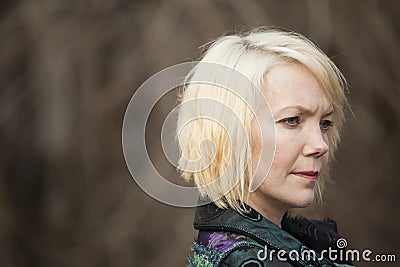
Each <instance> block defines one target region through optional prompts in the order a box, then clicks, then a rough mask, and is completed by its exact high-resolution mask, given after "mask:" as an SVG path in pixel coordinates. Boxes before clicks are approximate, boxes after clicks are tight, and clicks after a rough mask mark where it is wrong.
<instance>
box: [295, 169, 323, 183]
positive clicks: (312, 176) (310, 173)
mask: <svg viewBox="0 0 400 267" xmlns="http://www.w3.org/2000/svg"><path fill="white" fill-rule="evenodd" d="M293 174H294V175H297V176H299V177H301V178H305V179H309V180H312V181H316V180H317V177H318V172H314V171H305V172H294V173H293Z"/></svg>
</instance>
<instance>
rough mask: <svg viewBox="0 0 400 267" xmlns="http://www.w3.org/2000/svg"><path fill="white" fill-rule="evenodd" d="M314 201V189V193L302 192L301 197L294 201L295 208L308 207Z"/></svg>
mask: <svg viewBox="0 0 400 267" xmlns="http://www.w3.org/2000/svg"><path fill="white" fill-rule="evenodd" d="M313 201H314V191H313V192H312V194H309V193H307V194H301V195H299V197H298V198H297V199H296V200H295V201H294V203H293V204H294V206H295V208H306V207H308V206H310V205H311V204H312V203H313Z"/></svg>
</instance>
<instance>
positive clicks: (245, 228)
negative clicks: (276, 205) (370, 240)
mask: <svg viewBox="0 0 400 267" xmlns="http://www.w3.org/2000/svg"><path fill="white" fill-rule="evenodd" d="M248 209H249V212H248V213H247V214H246V215H242V214H240V213H238V212H236V211H235V210H233V209H219V208H218V207H216V206H215V205H214V204H213V203H210V204H207V205H204V206H200V207H197V209H196V214H195V220H194V227H195V229H197V230H199V235H198V238H197V239H196V241H195V243H194V245H193V248H192V254H191V256H190V257H189V264H188V266H190V267H199V266H202V267H203V266H204V267H214V266H215V267H216V266H230V267H235V266H247V267H252V266H255V267H257V266H351V265H349V264H351V262H350V261H345V260H343V258H344V257H345V256H342V260H336V262H333V261H331V260H330V259H328V257H321V255H320V253H321V251H322V250H324V249H328V248H329V247H331V249H336V250H337V251H338V252H337V253H336V254H335V255H337V256H338V257H339V255H340V254H339V253H340V250H342V255H345V250H344V249H345V248H343V249H339V248H338V247H337V241H338V239H340V236H339V235H338V234H337V229H336V223H335V222H334V221H332V220H324V221H311V220H307V219H305V218H303V217H297V218H289V217H288V216H286V215H285V216H284V218H283V220H282V229H281V228H279V227H278V226H277V225H275V224H273V223H272V222H270V221H268V220H267V219H265V218H264V217H263V216H261V215H260V214H259V213H258V212H257V211H255V210H254V209H251V208H250V207H248ZM310 250H313V251H314V252H315V253H316V254H315V255H316V256H315V257H311V258H307V253H308V251H310ZM278 251H280V252H279V253H280V257H278V255H277V254H278ZM302 252H303V254H304V253H305V254H304V257H301V256H300V255H302V254H301V253H302ZM289 253H291V256H292V257H289ZM296 253H297V254H296ZM296 255H299V256H298V257H296ZM311 255H312V254H311Z"/></svg>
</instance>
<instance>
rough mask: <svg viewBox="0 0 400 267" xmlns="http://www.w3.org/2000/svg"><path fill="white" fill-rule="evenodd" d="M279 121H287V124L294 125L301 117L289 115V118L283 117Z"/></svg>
mask: <svg viewBox="0 0 400 267" xmlns="http://www.w3.org/2000/svg"><path fill="white" fill-rule="evenodd" d="M279 122H284V123H286V125H288V126H291V127H293V126H296V125H298V124H299V123H300V117H299V116H295V117H289V118H285V119H282V120H280V121H279Z"/></svg>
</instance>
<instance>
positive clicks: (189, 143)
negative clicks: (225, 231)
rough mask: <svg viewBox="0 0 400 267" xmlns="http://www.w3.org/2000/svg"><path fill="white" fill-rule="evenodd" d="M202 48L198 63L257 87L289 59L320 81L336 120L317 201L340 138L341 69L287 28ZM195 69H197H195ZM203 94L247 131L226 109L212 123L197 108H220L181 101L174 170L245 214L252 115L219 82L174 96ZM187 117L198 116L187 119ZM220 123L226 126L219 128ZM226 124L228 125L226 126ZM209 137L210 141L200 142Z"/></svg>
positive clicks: (205, 194) (237, 36) (258, 31)
mask: <svg viewBox="0 0 400 267" xmlns="http://www.w3.org/2000/svg"><path fill="white" fill-rule="evenodd" d="M204 48H205V53H204V55H203V57H202V59H201V61H200V62H211V63H218V64H221V65H224V66H227V67H229V68H232V69H234V70H237V71H239V72H240V73H242V74H244V75H245V76H246V77H247V78H248V79H250V80H251V81H252V82H253V83H254V84H255V85H256V86H257V87H258V88H264V87H265V76H266V75H265V74H266V73H268V71H269V70H270V69H271V68H272V67H274V66H276V65H278V64H287V63H298V64H301V65H303V66H305V67H306V68H307V69H308V70H309V71H311V73H312V74H313V75H314V77H315V78H316V79H317V80H318V81H319V82H320V84H321V85H322V87H323V88H324V89H325V90H326V92H327V94H328V96H329V98H330V100H331V103H332V106H333V121H334V124H333V126H332V127H331V128H330V129H329V131H328V145H329V160H328V166H327V168H326V169H325V171H324V172H323V173H322V174H321V178H320V179H318V181H317V184H316V190H315V193H316V200H317V201H319V202H320V201H321V200H322V192H323V189H324V187H325V184H326V182H327V181H328V180H329V175H328V173H329V165H330V163H331V162H332V160H333V154H334V151H335V150H336V148H337V145H338V142H339V141H340V130H341V128H342V125H343V122H344V113H345V110H346V108H347V107H348V105H347V100H346V95H345V92H346V90H347V84H346V80H345V79H344V77H343V75H342V73H341V72H340V71H339V69H338V68H337V67H336V66H335V64H334V63H333V62H332V61H331V60H330V59H329V58H328V57H327V55H325V53H323V52H322V51H321V50H320V49H319V48H318V47H317V46H316V45H315V44H314V43H312V42H311V41H310V40H308V39H307V38H305V37H304V36H302V35H300V34H298V33H295V32H290V31H285V30H277V29H270V28H264V27H263V28H257V29H254V30H252V31H248V32H245V33H240V34H239V33H238V34H233V35H227V36H222V37H219V38H217V39H216V40H214V41H213V42H211V43H209V44H207V45H206V46H205V47H204ZM194 72H196V70H195V69H194ZM194 74H195V73H190V74H189V75H188V78H187V80H190V77H193V75H194ZM209 75H210V77H209V80H210V81H213V80H216V78H217V77H213V75H215V74H213V73H210V74H209ZM189 76H190V77H189ZM263 85H264V87H263ZM266 90H268V88H266ZM201 97H207V98H210V99H215V100H216V101H219V102H220V103H223V104H224V105H226V106H228V107H229V108H231V109H232V110H233V111H234V112H235V113H236V116H237V117H238V118H239V120H240V122H241V123H242V124H243V126H244V127H242V128H244V129H245V130H246V131H247V133H244V132H241V131H239V128H238V125H236V123H232V120H233V117H234V116H233V115H232V112H230V113H228V112H226V113H224V112H225V111H224V110H215V112H216V113H218V112H219V113H221V112H222V114H219V115H218V118H219V120H223V121H219V123H216V122H215V121H212V120H209V119H206V118H204V117H202V116H201V110H202V109H209V110H211V111H212V110H213V109H217V108H218V107H214V106H213V105H207V106H204V105H203V104H201V103H200V102H198V104H196V102H194V103H193V104H191V105H182V106H181V109H180V110H179V114H178V122H177V123H178V125H177V129H178V131H177V136H176V137H177V139H178V143H179V146H180V152H181V154H180V158H179V161H178V170H179V171H180V173H181V176H182V177H183V178H184V179H185V180H186V181H188V182H189V181H191V180H192V179H193V181H194V183H195V185H196V186H197V187H198V188H199V191H200V195H201V196H202V197H205V198H208V199H210V200H212V201H213V202H214V203H215V204H216V205H217V206H218V207H219V208H227V207H228V206H229V207H231V208H233V209H235V210H237V211H238V212H246V209H245V205H244V203H245V202H244V201H245V192H247V193H248V192H249V190H246V188H245V186H248V184H249V183H248V182H246V181H249V180H248V179H251V178H252V177H253V176H252V175H253V165H252V163H253V159H252V153H251V152H252V147H251V142H248V141H246V138H247V136H246V134H249V135H250V136H251V129H252V120H253V119H252V116H251V114H250V111H249V110H248V109H246V108H244V107H243V101H240V100H239V99H238V96H237V95H235V94H233V93H232V92H229V91H228V90H224V89H222V88H221V87H219V86H213V85H209V84H195V83H193V84H190V83H187V85H186V86H184V87H183V88H182V91H181V92H180V95H179V98H178V99H179V100H180V101H181V102H182V103H183V102H185V101H188V100H193V99H198V98H201ZM202 105H203V106H202ZM187 118H196V119H194V120H191V121H190V122H188V119H187ZM221 124H222V125H223V126H224V127H225V128H224V127H221ZM227 127H228V128H229V127H231V128H232V129H227ZM180 129H181V130H180ZM230 131H234V132H235V133H237V134H235V136H234V137H231V136H229V135H228V134H227V132H230ZM207 139H208V140H210V141H212V142H204V143H203V141H204V140H207ZM247 140H249V139H247ZM250 140H251V139H250ZM206 162H211V163H210V164H207V163H206ZM193 164H194V165H195V166H193ZM228 164H233V166H234V168H233V169H231V171H230V173H228V174H225V175H228V177H229V179H227V181H225V182H218V178H220V177H221V176H222V175H223V174H224V172H226V171H228V168H227V165H228ZM189 165H190V166H189ZM204 166H206V167H204ZM194 170H200V171H194ZM241 178H244V179H241ZM219 180H222V179H219ZM215 181H217V182H215ZM213 182H214V183H213ZM211 183H213V184H212V186H208V187H207V186H206V185H209V184H211ZM247 196H248V195H247Z"/></svg>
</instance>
